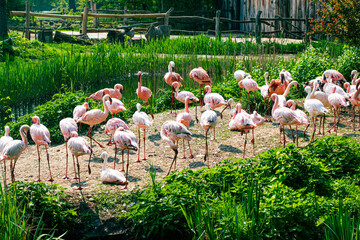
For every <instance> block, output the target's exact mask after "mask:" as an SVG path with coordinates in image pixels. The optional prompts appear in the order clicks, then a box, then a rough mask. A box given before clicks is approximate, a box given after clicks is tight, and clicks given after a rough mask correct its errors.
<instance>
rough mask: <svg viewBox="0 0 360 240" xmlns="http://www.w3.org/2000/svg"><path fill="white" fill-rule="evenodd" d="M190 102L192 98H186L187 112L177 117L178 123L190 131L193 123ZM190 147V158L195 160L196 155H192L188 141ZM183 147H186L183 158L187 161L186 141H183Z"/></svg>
mask: <svg viewBox="0 0 360 240" xmlns="http://www.w3.org/2000/svg"><path fill="white" fill-rule="evenodd" d="M189 102H190V97H189V96H186V98H185V112H182V113H180V114H179V115H177V117H176V121H178V122H179V123H182V124H184V125H185V126H186V128H187V129H188V130H189V125H190V122H191V114H190V113H189ZM188 145H189V150H190V156H189V158H194V155H193V154H192V152H191V148H190V141H188ZM183 146H184V157H183V159H185V158H186V156H185V139H183Z"/></svg>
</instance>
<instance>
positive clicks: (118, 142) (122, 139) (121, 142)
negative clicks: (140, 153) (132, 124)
mask: <svg viewBox="0 0 360 240" xmlns="http://www.w3.org/2000/svg"><path fill="white" fill-rule="evenodd" d="M114 142H115V149H116V147H117V146H119V147H120V149H121V155H122V162H123V164H122V170H121V171H124V150H127V163H126V174H125V187H124V189H127V188H128V187H127V185H128V182H127V178H128V171H129V151H130V150H134V151H137V150H138V149H139V147H138V145H137V143H136V142H137V139H136V136H135V134H134V133H133V132H131V131H130V130H125V129H124V128H122V127H119V128H118V129H117V130H116V131H115V134H114ZM115 154H116V150H115ZM115 159H116V155H115Z"/></svg>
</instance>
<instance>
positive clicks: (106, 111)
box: [103, 99, 109, 116]
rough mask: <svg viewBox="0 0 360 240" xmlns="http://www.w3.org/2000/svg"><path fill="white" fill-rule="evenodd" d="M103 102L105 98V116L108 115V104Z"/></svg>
mask: <svg viewBox="0 0 360 240" xmlns="http://www.w3.org/2000/svg"><path fill="white" fill-rule="evenodd" d="M105 102H106V99H104V100H103V105H104V114H105V115H106V116H108V114H109V108H108V106H107V105H106V103H105Z"/></svg>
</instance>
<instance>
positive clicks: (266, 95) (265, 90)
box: [260, 72, 271, 122]
mask: <svg viewBox="0 0 360 240" xmlns="http://www.w3.org/2000/svg"><path fill="white" fill-rule="evenodd" d="M264 78H265V85H263V86H261V87H260V93H261V96H262V97H263V98H264V105H265V118H266V112H267V109H270V108H269V107H268V105H270V98H269V73H268V72H265V74H264ZM266 98H268V104H266ZM269 116H270V114H269ZM266 121H267V122H270V121H271V119H266Z"/></svg>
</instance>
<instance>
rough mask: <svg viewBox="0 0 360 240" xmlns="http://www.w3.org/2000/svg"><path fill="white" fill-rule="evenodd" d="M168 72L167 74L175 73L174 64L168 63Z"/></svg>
mask: <svg viewBox="0 0 360 240" xmlns="http://www.w3.org/2000/svg"><path fill="white" fill-rule="evenodd" d="M168 70H169V72H175V63H174V62H173V61H170V62H169V67H168Z"/></svg>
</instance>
